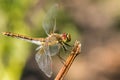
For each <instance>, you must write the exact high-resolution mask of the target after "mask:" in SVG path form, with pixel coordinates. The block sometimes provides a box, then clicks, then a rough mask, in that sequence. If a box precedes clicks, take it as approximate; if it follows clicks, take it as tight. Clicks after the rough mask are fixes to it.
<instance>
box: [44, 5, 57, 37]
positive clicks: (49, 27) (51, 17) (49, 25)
mask: <svg viewBox="0 0 120 80" xmlns="http://www.w3.org/2000/svg"><path fill="white" fill-rule="evenodd" d="M57 8H58V4H55V5H54V6H52V7H51V8H50V10H49V11H48V13H47V15H46V16H45V19H44V21H43V25H42V26H43V28H44V30H45V32H46V33H47V35H49V34H51V33H54V31H55V28H56V16H57Z"/></svg>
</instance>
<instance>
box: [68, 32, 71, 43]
mask: <svg viewBox="0 0 120 80" xmlns="http://www.w3.org/2000/svg"><path fill="white" fill-rule="evenodd" d="M70 41H71V35H70V34H69V33H67V42H70Z"/></svg>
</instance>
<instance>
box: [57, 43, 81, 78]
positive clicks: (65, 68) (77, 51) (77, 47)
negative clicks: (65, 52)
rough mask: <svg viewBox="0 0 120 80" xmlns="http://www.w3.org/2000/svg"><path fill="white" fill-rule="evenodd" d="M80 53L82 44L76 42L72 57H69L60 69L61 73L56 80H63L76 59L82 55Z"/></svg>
mask: <svg viewBox="0 0 120 80" xmlns="http://www.w3.org/2000/svg"><path fill="white" fill-rule="evenodd" d="M80 51H81V44H80V43H79V41H75V43H74V47H73V49H72V51H71V53H70V55H69V56H68V58H67V60H66V62H65V64H64V65H63V67H62V68H61V69H60V71H59V73H58V74H57V76H56V78H55V80H63V78H64V76H65V75H66V74H67V72H68V70H69V68H70V66H71V65H72V63H73V61H74V59H75V58H76V56H77V55H78V54H80Z"/></svg>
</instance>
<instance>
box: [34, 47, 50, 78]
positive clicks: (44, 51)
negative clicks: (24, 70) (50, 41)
mask: <svg viewBox="0 0 120 80" xmlns="http://www.w3.org/2000/svg"><path fill="white" fill-rule="evenodd" d="M35 60H36V62H37V64H38V66H39V68H40V69H41V70H42V71H43V72H44V73H45V74H46V75H47V76H48V77H51V75H52V60H51V56H50V52H49V48H48V47H41V48H40V49H39V51H38V52H37V54H36V55H35Z"/></svg>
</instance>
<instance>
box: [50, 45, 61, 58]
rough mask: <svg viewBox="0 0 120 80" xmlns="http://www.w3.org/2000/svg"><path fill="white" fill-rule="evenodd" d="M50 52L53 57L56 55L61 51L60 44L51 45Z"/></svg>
mask: <svg viewBox="0 0 120 80" xmlns="http://www.w3.org/2000/svg"><path fill="white" fill-rule="evenodd" d="M49 50H50V55H51V56H54V55H56V54H57V53H58V52H59V50H60V44H59V43H58V44H54V45H50V46H49Z"/></svg>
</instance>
